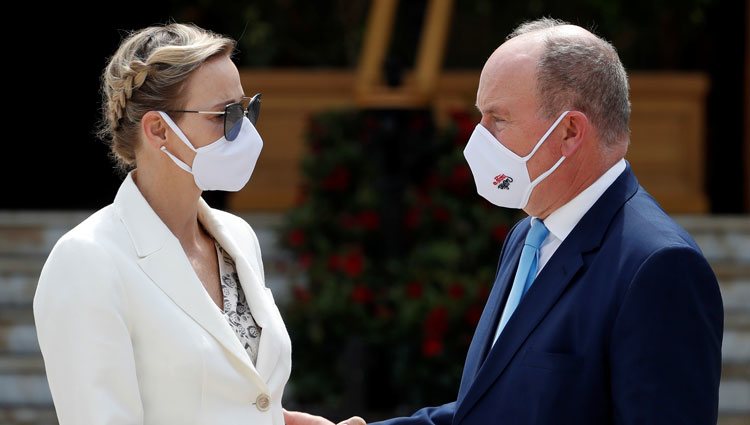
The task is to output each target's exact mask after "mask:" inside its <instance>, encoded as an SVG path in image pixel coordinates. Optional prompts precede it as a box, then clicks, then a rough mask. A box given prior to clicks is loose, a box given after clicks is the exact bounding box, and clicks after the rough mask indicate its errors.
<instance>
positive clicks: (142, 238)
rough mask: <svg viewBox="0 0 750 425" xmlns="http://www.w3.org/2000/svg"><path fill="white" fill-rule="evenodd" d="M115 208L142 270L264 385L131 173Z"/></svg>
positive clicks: (261, 386) (121, 189)
mask: <svg viewBox="0 0 750 425" xmlns="http://www.w3.org/2000/svg"><path fill="white" fill-rule="evenodd" d="M114 207H115V213H116V214H117V215H118V216H119V217H120V219H121V221H122V222H123V224H124V225H125V227H126V228H127V230H128V233H129V234H130V236H131V239H132V240H133V243H134V246H135V249H136V253H137V255H138V257H139V259H138V265H139V266H140V268H141V270H143V271H144V273H146V275H148V277H149V278H150V279H151V280H152V281H153V282H154V284H156V285H157V286H158V287H159V288H160V289H161V290H162V291H163V292H164V293H165V294H166V295H167V296H168V297H169V298H170V299H171V300H172V301H173V302H174V303H175V304H177V306H179V307H180V309H182V310H183V311H184V312H185V314H187V315H188V316H190V317H191V318H192V319H193V320H195V322H196V323H198V324H199V325H200V326H201V327H202V328H203V329H205V330H206V332H208V333H209V334H210V335H211V336H213V337H214V338H215V339H216V341H217V342H218V343H219V344H221V345H222V346H223V347H224V348H225V349H226V350H227V351H228V352H229V353H230V354H231V355H232V356H234V357H235V358H236V359H237V360H238V361H239V362H240V363H241V364H242V365H243V366H244V368H245V369H246V371H247V372H248V375H249V376H251V377H252V378H253V379H254V380H255V381H256V382H257V384H258V385H259V387H260V388H264V387H265V383H264V381H263V380H262V379H261V377H260V375H259V373H258V372H257V371H256V369H255V367H254V366H253V364H252V362H251V361H250V358H249V356H248V355H247V352H246V351H245V349H244V347H243V346H242V344H241V343H240V341H239V339H238V338H237V336H236V335H235V333H234V331H233V330H232V328H231V327H230V326H229V324H228V323H227V321H226V319H225V318H224V316H223V314H222V312H221V310H220V309H219V308H218V307H217V306H216V304H214V302H213V300H212V299H211V297H210V296H209V295H208V293H207V292H206V290H205V288H204V287H203V284H202V283H201V281H200V279H199V278H198V276H197V275H196V274H195V272H194V271H193V268H192V265H191V264H190V261H189V260H188V258H187V256H186V255H185V251H184V250H183V249H182V246H181V245H180V243H179V241H178V240H177V238H176V237H174V235H173V234H172V233H171V232H170V231H169V229H168V228H167V226H166V225H165V224H164V223H163V222H162V221H161V219H160V218H159V216H158V215H157V214H156V213H155V212H154V211H153V209H151V207H150V206H149V205H148V202H147V201H146V199H145V198H143V195H141V193H140V191H139V190H138V188H137V186H136V185H135V183H134V182H133V180H132V177H131V175H130V174H129V175H128V177H127V178H126V179H125V181H124V182H123V184H122V186H121V187H120V190H119V191H118V193H117V196H116V197H115V202H114ZM202 208H204V206H202ZM205 208H208V207H207V206H205ZM243 274H246V272H245V273H243ZM244 288H245V285H244V284H243V289H244ZM248 298H249V297H248Z"/></svg>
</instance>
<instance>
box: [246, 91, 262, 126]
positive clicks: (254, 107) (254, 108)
mask: <svg viewBox="0 0 750 425" xmlns="http://www.w3.org/2000/svg"><path fill="white" fill-rule="evenodd" d="M260 97H261V94H260V93H258V94H256V95H255V96H253V98H252V99H250V103H249V104H248V105H247V118H248V119H249V120H250V122H251V123H253V125H255V124H256V123H257V122H258V118H259V117H260Z"/></svg>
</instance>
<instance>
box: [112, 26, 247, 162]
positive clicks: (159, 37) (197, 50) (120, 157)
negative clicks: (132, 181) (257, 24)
mask: <svg viewBox="0 0 750 425" xmlns="http://www.w3.org/2000/svg"><path fill="white" fill-rule="evenodd" d="M234 48H235V42H234V40H232V39H229V38H226V37H223V36H220V35H217V34H215V33H213V32H210V31H207V30H204V29H202V28H199V27H197V26H195V25H185V24H177V23H172V24H168V25H164V26H152V27H148V28H145V29H142V30H139V31H136V32H133V33H131V34H130V35H128V36H127V37H126V38H125V39H124V40H123V41H122V43H121V44H120V47H119V48H118V49H117V51H116V52H115V54H114V55H113V56H112V57H111V58H110V59H109V63H108V64H107V67H106V68H105V69H104V72H103V74H102V79H101V93H102V119H101V123H100V125H99V132H98V133H99V137H100V138H101V139H102V140H104V141H106V142H107V143H108V144H109V146H110V151H111V155H112V157H113V158H114V159H115V161H116V163H117V165H118V166H119V167H120V168H121V169H122V170H124V171H127V170H130V169H133V168H135V165H136V164H135V162H136V161H135V151H136V147H137V146H138V145H139V143H140V122H141V119H142V118H143V115H144V114H145V113H146V112H149V111H164V110H169V109H181V108H182V106H181V105H180V102H181V94H182V88H183V86H184V83H185V82H186V80H187V79H188V77H189V76H190V75H191V73H192V72H193V71H194V70H196V69H197V68H198V67H200V66H201V65H202V64H203V63H204V62H206V61H207V60H209V59H211V58H213V57H215V56H217V55H221V54H226V55H231V54H232V52H233V51H234Z"/></svg>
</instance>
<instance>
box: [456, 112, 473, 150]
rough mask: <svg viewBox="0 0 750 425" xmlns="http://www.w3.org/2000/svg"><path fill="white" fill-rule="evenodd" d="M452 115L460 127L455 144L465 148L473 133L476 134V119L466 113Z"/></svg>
mask: <svg viewBox="0 0 750 425" xmlns="http://www.w3.org/2000/svg"><path fill="white" fill-rule="evenodd" d="M450 115H451V118H453V121H454V122H455V123H456V126H457V127H458V132H457V133H456V138H455V139H453V143H455V144H456V145H458V146H463V145H465V144H466V142H468V141H469V137H471V133H473V132H474V128H475V127H476V126H477V123H476V119H475V118H474V117H473V116H472V115H471V114H469V113H467V112H466V111H453V112H451V114H450Z"/></svg>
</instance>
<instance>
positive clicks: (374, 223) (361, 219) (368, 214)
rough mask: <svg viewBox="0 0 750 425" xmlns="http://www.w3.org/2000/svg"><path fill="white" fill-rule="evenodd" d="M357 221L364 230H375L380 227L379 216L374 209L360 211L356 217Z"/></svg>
mask: <svg viewBox="0 0 750 425" xmlns="http://www.w3.org/2000/svg"><path fill="white" fill-rule="evenodd" d="M357 222H358V223H359V225H360V226H361V227H362V228H364V229H366V230H376V229H377V228H378V227H380V216H379V215H378V213H376V212H375V211H370V210H367V211H362V212H361V213H359V216H358V217H357Z"/></svg>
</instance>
